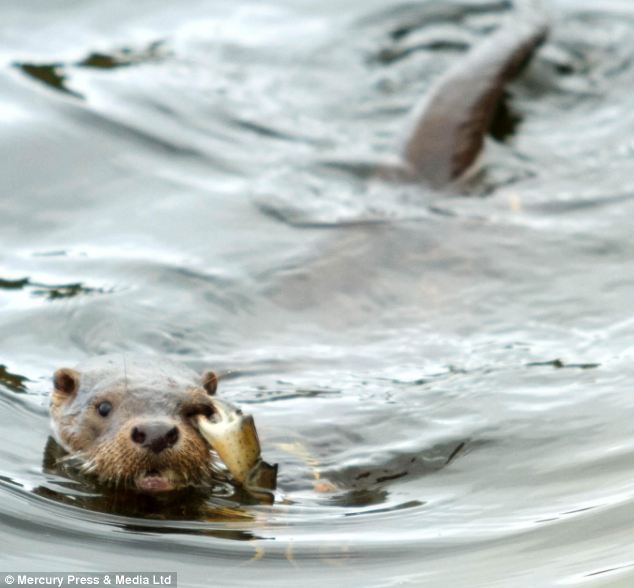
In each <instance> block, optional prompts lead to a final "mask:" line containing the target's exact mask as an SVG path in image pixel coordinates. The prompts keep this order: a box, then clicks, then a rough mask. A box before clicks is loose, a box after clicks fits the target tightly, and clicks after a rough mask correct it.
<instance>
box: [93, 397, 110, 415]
mask: <svg viewBox="0 0 634 588" xmlns="http://www.w3.org/2000/svg"><path fill="white" fill-rule="evenodd" d="M111 410H112V404H110V403H109V402H108V401H105V402H100V403H99V404H98V405H97V412H98V413H99V414H100V415H101V416H102V417H107V416H108V415H109V414H110V411H111Z"/></svg>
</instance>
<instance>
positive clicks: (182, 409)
mask: <svg viewBox="0 0 634 588" xmlns="http://www.w3.org/2000/svg"><path fill="white" fill-rule="evenodd" d="M126 360H127V361H126ZM126 364H127V365H126ZM153 367H154V368H155V370H154V371H153V370H152V368H153ZM210 373H211V372H206V373H205V374H204V379H200V378H198V377H197V376H196V375H195V374H194V373H193V372H190V370H188V369H187V368H185V367H181V366H178V365H177V364H173V363H171V362H167V361H163V360H161V361H159V360H157V359H155V358H136V359H135V358H125V359H124V358H123V357H122V356H103V357H102V358H94V359H93V360H90V361H89V362H88V365H86V366H85V367H83V368H82V367H79V368H78V369H77V370H70V369H68V368H63V369H62V370H58V371H57V372H56V373H55V376H54V383H55V385H54V389H53V392H52V394H51V403H50V414H51V417H52V423H53V429H54V432H55V436H56V438H57V440H58V442H59V443H60V444H61V445H62V447H64V449H66V451H68V452H69V454H70V456H72V457H73V458H77V459H79V460H80V461H81V466H80V469H81V471H82V472H84V473H85V474H89V475H92V476H94V477H95V478H96V479H97V480H98V481H99V482H100V483H102V484H109V485H113V486H118V487H134V485H135V480H136V479H137V478H138V476H142V475H144V474H145V473H147V472H148V471H152V470H158V471H160V472H161V473H162V474H164V475H165V476H166V477H167V478H168V479H169V480H170V481H171V482H172V483H173V484H174V487H175V488H179V487H184V486H201V485H208V484H209V483H210V482H211V481H212V479H213V477H214V472H215V471H217V469H216V468H215V463H214V454H213V452H212V451H211V450H210V447H209V445H208V444H207V442H206V441H205V440H204V439H203V438H202V437H201V436H200V434H199V433H198V430H197V428H196V426H195V424H194V418H195V415H196V414H200V413H201V410H203V409H205V408H208V409H209V410H212V409H213V407H212V405H211V403H210V401H209V397H210V396H211V395H212V394H213V393H215V387H216V383H217V382H216V379H215V376H213V377H212V376H211V375H209V374H210ZM68 378H71V379H73V380H74V382H75V386H72V385H71V386H69V385H68ZM104 401H107V402H110V403H111V404H112V410H111V414H109V415H108V416H107V417H103V416H100V414H99V412H98V410H97V407H98V406H99V404H100V403H101V402H104ZM148 421H151V422H158V421H160V422H163V423H167V424H170V425H175V426H177V427H178V430H179V438H178V441H177V442H176V444H175V445H174V446H173V447H169V448H167V449H165V450H163V451H161V452H160V453H154V452H152V451H149V450H148V449H145V448H143V447H141V446H140V445H139V444H135V443H133V442H132V440H131V433H130V432H131V430H132V429H133V427H135V426H136V425H139V424H142V423H144V422H148Z"/></svg>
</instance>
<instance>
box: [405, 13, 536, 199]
mask: <svg viewBox="0 0 634 588" xmlns="http://www.w3.org/2000/svg"><path fill="white" fill-rule="evenodd" d="M518 16H519V15H515V17H516V19H517V21H516V22H512V23H509V24H508V25H505V26H503V27H502V28H501V29H500V30H498V31H497V32H495V33H494V34H493V35H492V36H491V37H490V38H488V39H487V40H485V41H484V42H483V43H482V44H480V45H478V46H476V47H475V48H474V49H472V50H471V51H470V52H469V53H468V54H467V56H466V57H465V58H464V59H463V60H462V61H461V62H460V63H459V64H458V65H457V66H455V67H453V68H452V69H450V70H449V71H448V72H447V74H445V75H444V76H443V77H442V78H441V79H440V80H439V81H438V82H437V83H436V84H435V86H434V87H433V88H432V89H431V91H430V93H429V94H428V96H427V98H426V99H425V101H424V102H423V104H422V105H421V106H420V107H419V108H418V109H417V113H418V115H417V117H416V122H415V126H414V129H413V131H412V132H411V134H410V135H409V137H408V139H407V141H406V144H405V152H404V159H405V163H406V165H407V166H408V173H409V174H411V175H412V176H413V177H414V178H416V179H421V180H423V181H425V182H426V183H428V184H430V185H431V186H433V187H436V188H438V187H442V186H445V185H447V184H449V183H451V182H452V181H453V180H456V179H457V178H459V177H460V176H461V175H462V174H463V173H464V172H465V171H466V170H467V169H468V168H469V167H470V166H471V165H472V164H473V163H474V162H475V160H476V159H477V157H478V155H479V153H480V151H481V149H482V145H483V143H484V135H485V133H486V132H487V130H488V129H489V126H490V124H491V122H492V119H493V116H494V115H495V111H496V109H497V107H498V104H499V101H500V99H501V98H502V96H503V93H504V88H505V85H506V84H507V83H508V82H509V81H510V80H512V79H513V78H514V77H515V76H516V75H517V74H519V72H520V71H521V69H522V67H523V66H524V65H525V64H526V63H527V62H528V61H529V60H530V58H531V56H532V55H533V53H534V51H535V50H536V49H537V47H539V45H540V44H541V43H542V42H543V41H544V39H545V38H546V36H547V33H548V26H547V24H546V22H545V21H544V20H540V21H537V20H535V18H534V17H533V18H531V17H528V16H527V18H526V19H523V18H519V17H518ZM522 16H523V15H522Z"/></svg>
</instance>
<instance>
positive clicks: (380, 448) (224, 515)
mask: <svg viewBox="0 0 634 588" xmlns="http://www.w3.org/2000/svg"><path fill="white" fill-rule="evenodd" d="M507 9H508V6H507V5H506V3H505V2H502V1H500V2H495V1H489V2H486V1H480V0H476V1H469V2H467V1H466V0H465V1H464V2H456V3H454V2H432V1H426V2H420V3H416V4H406V3H402V4H390V5H387V4H385V3H383V2H379V1H378V0H373V1H372V2H368V1H367V0H366V1H364V2H361V1H360V0H346V1H345V2H344V1H342V0H338V1H337V2H334V1H329V2H319V3H316V2H308V1H303V2H297V1H294V2H286V1H285V0H270V1H269V2H267V3H266V4H262V3H251V2H248V1H242V0H241V1H237V2H233V3H231V4H230V5H229V4H226V3H220V2H216V3H210V2H197V1H196V0H187V1H185V2H180V3H170V2H164V3H160V4H159V3H156V2H142V1H139V2H134V3H132V2H119V1H114V0H113V1H111V2H109V3H107V4H105V3H98V2H87V1H86V2H81V3H77V2H71V1H70V0H57V1H55V2H47V3H46V4H45V5H43V4H42V3H38V2H34V1H31V0H24V1H23V2H20V3H13V4H12V5H10V6H9V5H6V6H3V8H2V14H3V27H2V31H1V32H0V62H1V63H2V68H1V69H0V124H1V125H2V130H3V137H4V140H3V141H2V143H1V144H0V154H1V161H2V162H3V165H2V169H3V173H2V175H1V176H0V192H1V193H2V196H3V198H2V201H1V203H0V236H1V238H2V245H3V246H2V249H1V252H0V332H1V333H2V344H1V345H0V350H1V353H0V364H1V365H2V367H1V368H0V403H1V404H2V411H1V412H0V425H1V427H0V430H1V432H0V441H1V443H0V494H1V500H0V520H1V521H2V527H0V544H2V546H3V547H2V553H1V555H0V561H1V562H2V569H3V570H31V571H32V570H47V571H51V570H60V571H82V570H90V571H96V570H102V571H121V570H134V571H139V570H148V571H158V570H164V571H177V572H178V573H179V581H180V583H181V585H187V586H204V585H205V586H206V585H210V584H214V585H219V586H250V585H263V584H264V585H276V586H278V585H282V586H284V585H289V586H295V585H297V584H298V583H299V582H301V583H302V585H304V586H313V585H315V586H316V585H319V586H321V585H332V586H343V585H348V586H399V585H403V586H406V585H412V586H420V585H423V584H424V585H426V586H466V587H474V586H486V587H490V586H531V587H534V586H551V585H565V586H571V585H572V586H576V585H578V586H582V585H583V586H629V585H631V584H632V583H633V582H634V569H633V567H632V566H633V565H634V562H633V560H632V555H631V549H630V547H629V543H630V541H629V539H630V524H629V521H630V520H631V519H630V518H629V517H630V516H632V515H634V481H633V480H632V476H631V475H630V463H631V462H632V459H633V458H634V442H633V441H632V439H633V438H634V436H633V435H632V433H633V432H634V424H632V423H633V421H632V419H631V416H630V411H631V410H632V409H634V400H632V398H631V394H630V390H629V388H630V382H631V380H632V375H633V374H634V368H633V367H632V365H633V361H632V358H633V356H634V346H633V344H632V337H631V334H632V330H633V327H634V321H633V319H632V314H631V300H632V292H633V290H632V288H633V286H634V281H633V279H632V277H631V275H630V272H629V271H628V270H630V269H631V259H632V256H633V254H634V241H633V240H632V228H633V226H632V221H631V219H632V218H634V198H633V196H634V179H633V177H634V175H633V174H632V171H633V169H634V143H633V142H632V139H631V137H632V136H633V134H632V131H634V117H633V116H632V109H631V88H632V82H633V78H634V67H633V64H632V57H631V56H632V55H633V54H634V53H633V51H634V47H633V44H634V43H633V41H632V39H634V35H633V33H634V7H633V6H632V5H631V3H630V2H628V1H625V0H622V1H616V0H613V1H610V2H602V3H601V5H600V7H597V3H596V2H579V1H576V0H575V1H574V2H572V1H571V0H553V1H552V2H550V3H549V4H548V10H549V11H550V13H551V16H552V19H553V34H552V36H551V39H550V41H549V43H548V44H547V45H546V46H545V47H544V48H543V49H542V51H541V52H540V54H539V56H538V57H537V59H536V60H535V62H534V63H533V64H532V65H531V67H530V69H529V70H528V71H527V72H526V74H525V75H524V77H523V78H522V79H521V80H520V81H519V82H518V83H517V84H516V85H515V86H514V88H513V92H512V94H513V101H512V107H513V112H514V117H515V119H516V125H515V133H514V134H512V135H511V136H508V137H507V138H506V139H505V142H503V143H496V142H494V141H489V145H488V146H487V152H486V157H485V161H484V163H485V172H484V173H483V174H481V175H480V177H478V178H477V180H476V181H475V182H474V185H473V187H472V188H471V189H470V193H471V197H469V198H467V197H462V196H448V195H443V194H434V193H430V192H428V191H425V190H424V189H422V188H418V187H412V186H403V185H398V184H394V183H389V182H382V181H381V180H380V179H377V178H375V177H373V176H372V174H371V172H370V171H369V170H370V169H371V167H372V164H373V163H378V162H381V161H384V160H385V158H386V157H389V156H390V155H391V154H393V153H394V149H395V145H398V137H399V134H400V133H402V132H403V128H404V125H405V121H406V120H407V111H408V109H409V107H410V106H411V105H412V104H414V103H415V102H416V101H417V99H418V98H419V97H420V96H421V95H422V94H423V93H424V91H425V88H427V87H429V84H430V83H431V81H432V80H433V79H434V78H435V76H437V75H438V74H439V73H441V72H442V71H444V70H445V69H446V68H447V67H448V66H449V65H450V64H451V63H452V62H453V61H454V60H456V59H459V56H460V55H461V53H462V52H463V51H464V48H465V47H466V46H468V45H469V44H471V43H472V42H474V41H475V40H477V39H478V38H480V37H483V36H484V35H485V34H487V32H489V31H490V30H491V29H492V28H493V27H494V26H496V25H497V24H498V23H499V22H500V21H501V20H502V19H503V17H504V14H505V12H506V11H507ZM517 121H519V122H517ZM511 128H513V125H511ZM507 130H508V128H507ZM110 351H134V352H144V353H154V354H163V355H168V356H170V357H172V358H175V359H178V360H180V361H182V362H184V363H187V364H189V365H191V366H192V367H194V368H196V369H199V370H202V369H204V368H210V367H212V368H214V369H216V370H217V371H218V372H220V373H223V374H225V376H226V377H225V378H224V379H223V380H222V381H221V385H220V392H221V393H222V394H223V396H224V397H225V398H227V399H229V400H231V401H233V402H235V403H238V404H240V405H242V406H243V408H245V409H246V410H247V411H249V412H251V413H252V414H254V416H255V418H256V422H257V423H258V428H259V431H260V436H261V438H262V441H263V445H264V453H265V457H266V458H267V459H268V460H269V461H276V462H278V463H279V464H280V484H279V490H278V496H277V499H278V500H277V503H276V504H275V505H274V506H272V507H267V506H259V505H253V504H249V503H248V501H244V500H240V497H239V496H237V495H232V494H231V493H229V494H225V495H224V496H223V495H212V496H210V497H207V498H206V500H205V501H204V502H202V503H200V502H199V503H198V506H197V508H195V509H193V508H192V509H189V508H185V507H183V508H177V507H175V506H174V504H171V505H170V504H163V503H154V502H147V503H144V504H141V505H136V504H132V502H131V501H132V500H133V499H129V501H128V500H125V499H124V500H120V501H118V502H117V501H116V500H114V501H112V500H109V499H108V498H107V497H105V496H103V495H101V494H100V492H98V491H96V490H95V489H94V488H91V487H84V486H82V485H77V484H73V483H72V482H70V481H69V480H67V479H65V478H64V477H61V476H59V475H55V474H52V473H45V472H44V470H43V466H42V463H43V454H44V447H45V445H46V442H47V436H48V422H47V420H48V419H47V413H46V405H47V396H48V392H49V387H50V383H49V382H50V375H51V373H52V372H53V370H54V369H56V368H57V367H60V366H63V365H71V366H72V365H74V364H75V363H77V362H78V361H79V360H80V359H81V358H83V357H85V356H90V355H94V354H97V353H102V352H110ZM331 485H334V489H333V486H331Z"/></svg>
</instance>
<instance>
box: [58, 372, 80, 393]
mask: <svg viewBox="0 0 634 588" xmlns="http://www.w3.org/2000/svg"><path fill="white" fill-rule="evenodd" d="M53 385H54V387H55V390H54V391H53V392H54V393H55V392H58V393H59V394H62V395H63V396H72V395H73V394H75V393H76V392H77V390H78V389H79V372H76V371H75V370H72V369H70V368H60V369H58V370H57V371H56V372H55V373H54V374H53Z"/></svg>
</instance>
